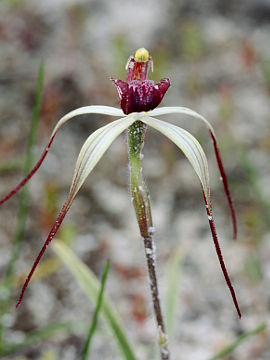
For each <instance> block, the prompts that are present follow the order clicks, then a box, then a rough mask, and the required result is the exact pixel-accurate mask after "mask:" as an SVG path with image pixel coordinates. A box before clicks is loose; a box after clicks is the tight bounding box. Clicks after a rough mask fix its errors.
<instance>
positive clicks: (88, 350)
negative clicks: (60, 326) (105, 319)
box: [82, 261, 110, 360]
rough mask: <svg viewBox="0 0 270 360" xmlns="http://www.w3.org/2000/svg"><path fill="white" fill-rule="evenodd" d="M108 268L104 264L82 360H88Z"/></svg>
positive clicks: (107, 263)
mask: <svg viewBox="0 0 270 360" xmlns="http://www.w3.org/2000/svg"><path fill="white" fill-rule="evenodd" d="M109 267H110V262H109V261H107V262H106V264H105V268H104V272H103V276H102V279H101V286H100V291H99V294H98V299H97V304H96V309H95V312H94V316H93V320H92V323H91V325H90V328H89V332H88V336H87V340H86V343H85V346H84V349H83V353H82V360H87V359H88V354H89V352H90V346H91V341H92V338H93V335H94V333H95V331H96V328H97V322H98V316H99V312H100V309H101V304H102V300H103V293H104V289H105V283H106V280H107V276H108V272H109Z"/></svg>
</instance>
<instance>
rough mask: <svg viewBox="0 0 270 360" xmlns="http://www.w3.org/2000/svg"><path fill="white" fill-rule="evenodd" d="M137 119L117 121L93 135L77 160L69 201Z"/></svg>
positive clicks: (130, 118) (129, 118) (128, 118)
mask: <svg viewBox="0 0 270 360" xmlns="http://www.w3.org/2000/svg"><path fill="white" fill-rule="evenodd" d="M136 119H137V118H136V117H134V116H132V115H129V116H127V117H125V118H122V119H119V120H116V121H114V122H112V123H110V124H108V125H106V126H103V127H102V128H100V129H98V130H96V131H95V132H94V133H93V134H91V135H90V136H89V137H88V139H87V140H86V142H85V143H84V145H83V147H82V149H81V151H80V154H79V156H78V159H77V163H76V167H75V171H74V176H73V180H72V184H71V187H70V193H69V199H70V201H72V200H73V199H74V197H75V196H76V194H77V192H78V191H79V189H80V187H81V186H82V185H83V183H84V181H85V180H86V178H87V177H88V175H89V174H90V173H91V171H92V170H93V169H94V167H95V166H96V164H97V163H98V162H99V160H100V159H101V157H102V156H103V154H104V153H105V151H106V150H107V149H108V147H109V146H110V145H111V144H112V142H113V141H114V140H115V139H116V137H117V136H118V135H120V134H121V133H122V132H123V131H124V130H125V129H127V128H128V127H129V126H130V125H132V123H133V122H134V121H136Z"/></svg>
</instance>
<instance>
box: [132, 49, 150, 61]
mask: <svg viewBox="0 0 270 360" xmlns="http://www.w3.org/2000/svg"><path fill="white" fill-rule="evenodd" d="M149 58H150V54H149V51H148V50H146V49H145V48H140V49H138V50H137V51H136V52H135V55H134V59H135V61H138V62H145V61H148V60H149Z"/></svg>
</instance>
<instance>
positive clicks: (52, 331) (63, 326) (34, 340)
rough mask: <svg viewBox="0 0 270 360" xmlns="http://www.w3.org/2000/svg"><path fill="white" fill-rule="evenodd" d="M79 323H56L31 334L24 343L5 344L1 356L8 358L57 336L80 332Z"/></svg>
mask: <svg viewBox="0 0 270 360" xmlns="http://www.w3.org/2000/svg"><path fill="white" fill-rule="evenodd" d="M79 328H80V324H78V323H56V324H50V325H48V326H45V327H44V328H42V329H39V330H35V331H33V332H31V333H30V334H29V335H28V336H26V337H25V339H24V340H23V341H22V342H19V343H15V344H5V345H4V346H3V348H1V350H0V356H1V357H2V356H8V355H11V354H14V353H16V352H18V351H20V350H23V349H26V348H29V347H31V346H36V345H37V344H38V343H40V342H42V341H44V340H47V339H48V338H50V337H52V336H54V335H56V334H59V333H60V334H63V333H67V334H71V333H74V332H76V331H77V330H79Z"/></svg>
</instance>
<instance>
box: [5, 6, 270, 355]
mask: <svg viewBox="0 0 270 360" xmlns="http://www.w3.org/2000/svg"><path fill="white" fill-rule="evenodd" d="M269 38H270V1H268V0H247V1H243V2H239V1H235V0H226V1H225V0H224V1H223V0H219V1H218V0H207V1H199V0H182V1H181V0H179V1H176V0H164V1H157V0H144V1H137V2H134V1H124V0H110V1H107V0H88V1H86V0H58V1H54V0H47V1H34V0H25V1H20V0H10V1H8V0H1V2H0V194H1V197H2V195H5V194H6V193H7V192H8V191H9V190H10V189H11V188H12V187H13V186H15V185H16V184H17V183H18V181H19V180H20V179H21V178H22V176H23V172H22V168H23V162H24V159H25V154H26V148H27V142H28V136H29V131H30V121H31V116H32V110H33V105H34V94H35V88H36V82H37V76H38V69H39V64H40V62H41V61H43V62H44V64H45V79H44V89H43V96H42V108H41V117H40V122H39V126H38V135H37V141H36V146H35V148H34V154H35V159H38V157H39V156H40V154H41V152H42V151H43V148H44V146H45V145H46V143H47V141H48V138H49V135H50V132H51V131H52V128H53V127H54V125H55V124H56V122H57V120H58V119H59V118H60V117H61V116H63V115H64V114H65V113H66V112H68V111H70V110H73V109H75V108H77V107H80V106H85V105H93V104H97V105H98V104H105V105H110V106H116V107H118V106H119V103H118V97H117V92H116V89H115V88H114V86H113V84H112V83H111V82H110V77H111V76H114V77H116V78H121V79H125V69H124V66H125V63H126V60H127V58H128V56H129V55H130V54H131V53H133V52H134V50H136V49H137V48H138V47H146V48H147V49H149V51H150V53H151V54H152V57H153V60H154V73H153V74H151V75H150V77H151V78H152V79H154V80H155V81H158V80H159V79H160V78H162V77H169V78H170V80H171V84H172V85H171V88H170V89H169V91H168V92H167V94H166V96H165V98H164V100H163V102H162V105H163V106H186V107H190V108H192V109H193V110H195V111H197V112H199V113H201V114H202V115H204V116H205V117H206V118H207V119H208V120H209V121H210V122H211V124H212V125H213V127H214V129H215V131H216V134H217V137H218V140H219V145H220V150H221V154H222V157H223V160H224V165H225V168H226V170H227V175H228V181H229V185H230V189H231V193H232V197H233V200H234V204H235V207H236V214H237V220H238V226H239V236H238V240H237V241H236V242H234V241H233V240H232V225H231V221H230V214H229V209H228V205H227V201H226V198H225V195H224V192H223V187H222V183H221V182H220V178H219V173H218V170H217V166H216V160H215V156H214V152H213V148H212V143H211V140H210V138H209V134H208V131H207V130H206V128H205V127H204V125H203V124H202V123H200V122H199V121H197V120H195V119H192V118H188V117H185V116H180V115H175V116H170V117H167V118H166V119H168V120H169V121H171V122H172V123H174V124H177V125H179V126H182V127H183V128H185V129H187V130H189V131H190V132H191V133H192V134H193V135H194V136H196V137H197V139H198V140H199V141H200V143H201V145H202V146H203V148H204V150H205V152H206V155H207V158H208V160H209V167H210V182H211V186H212V201H213V209H214V215H215V220H216V225H217V231H218V235H219V239H220V243H221V247H222V249H223V255H224V258H225V262H226V264H227V268H228V270H229V273H230V275H231V278H232V282H233V285H234V287H235V290H236V293H237V296H238V300H239V303H240V305H241V308H242V313H243V318H242V320H241V321H239V320H238V318H237V314H236V312H235V310H234V307H233V304H232V301H231V298H230V295H229V292H228V290H227V287H226V284H225V281H224V279H223V275H222V272H221V270H220V266H219V263H218V260H217V257H216V254H215V250H214V246H213V243H212V239H211V235H210V231H209V227H208V221H207V217H206V215H205V209H204V205H203V198H202V194H201V189H200V185H199V182H198V180H197V178H196V175H195V173H194V172H193V170H192V168H191V166H190V165H189V163H188V161H187V160H186V159H185V158H184V156H183V154H181V153H180V152H179V150H178V149H177V148H176V147H175V145H173V144H172V143H170V142H169V141H168V140H167V139H165V138H164V137H163V136H161V135H159V134H158V133H156V132H155V131H154V130H149V131H148V133H147V138H146V143H145V150H144V155H145V157H144V160H143V166H144V174H145V178H146V181H147V184H148V187H149V190H150V193H151V198H152V210H153V219H154V224H155V230H156V242H157V262H158V275H159V284H160V289H161V302H162V305H163V307H164V308H165V307H166V305H165V303H166V299H167V297H168V291H169V289H168V287H169V282H170V281H169V277H170V275H169V273H170V271H169V269H170V265H171V263H172V261H173V257H174V254H175V253H179V254H181V256H180V258H181V260H180V264H179V266H178V268H177V271H178V273H177V274H178V277H177V282H176V285H175V289H174V294H175V298H176V306H175V312H174V320H175V326H174V332H173V337H172V338H171V341H170V348H171V352H172V359H192V360H206V359H209V358H210V357H211V356H212V355H213V354H214V353H216V352H217V351H219V350H220V349H222V348H223V347H224V346H225V345H226V344H228V343H230V342H231V341H233V339H235V338H236V337H237V336H238V335H240V334H242V333H244V332H246V331H249V330H251V329H254V328H256V327H257V326H259V325H260V324H262V323H263V322H265V321H266V323H267V322H268V325H269V323H270V318H269V310H270V286H269V281H270V241H269V240H270V231H269V230H270V229H269V215H270V198H269V193H270V191H269V189H270V187H269V181H270V162H269V153H270V125H269V124H270V121H269V120H270V106H269V100H270V47H269ZM164 119H165V118H164ZM110 120H111V119H110V118H108V117H104V116H100V115H91V116H81V117H78V118H76V119H74V120H72V121H71V122H70V123H68V124H67V125H66V126H64V127H63V128H62V129H61V131H60V132H59V133H58V134H57V137H56V141H55V143H54V145H53V146H52V149H51V152H50V154H49V155H48V157H47V158H46V161H45V162H44V164H43V165H42V167H41V169H40V171H38V173H37V174H36V176H35V177H34V178H33V179H32V180H31V183H30V184H29V212H28V217H27V221H26V228H25V231H24V237H23V242H22V245H21V249H20V252H19V256H18V259H17V261H16V265H15V280H14V284H12V294H11V300H10V301H8V305H6V304H5V306H4V305H3V304H4V303H5V299H6V293H5V291H6V290H5V286H4V285H3V283H4V279H5V274H6V271H7V268H8V264H9V262H10V258H11V254H12V244H13V239H14V233H15V230H16V227H17V222H18V218H17V216H18V204H19V200H18V199H19V196H15V197H14V198H12V199H11V200H10V201H9V202H8V203H6V204H5V205H3V206H2V207H1V216H0V245H1V251H0V275H1V279H2V280H1V288H0V295H1V296H0V301H1V305H0V306H1V311H0V312H1V329H2V332H0V333H1V340H0V345H1V346H2V350H3V349H5V346H6V345H5V344H10V343H12V344H20V343H23V341H24V340H25V339H27V335H28V334H30V333H31V332H33V331H35V330H37V329H42V328H44V327H46V326H49V325H50V324H52V323H59V324H60V323H61V322H76V323H78V324H81V323H85V324H86V325H87V324H88V323H90V321H91V316H92V314H93V309H94V307H93V304H92V303H90V302H89V300H88V298H87V297H86V296H85V294H84V292H83V291H82V290H81V288H80V287H79V285H78V283H77V282H76V280H75V279H74V278H73V277H72V275H71V274H70V272H69V271H68V269H67V268H66V267H65V266H64V265H62V264H61V263H60V262H58V260H57V259H56V255H55V254H54V252H53V250H52V248H50V249H48V250H47V254H46V256H45V257H44V260H43V262H42V264H41V266H42V267H41V271H40V273H39V279H36V281H33V282H32V283H31V285H30V287H29V289H28V291H27V294H26V297H25V299H24V302H23V303H22V305H21V307H20V308H19V310H17V311H15V309H14V304H15V301H16V299H17V297H18V294H19V289H20V286H21V284H22V279H24V278H25V275H26V273H27V272H28V270H29V269H30V266H31V264H32V263H33V260H34V259H35V257H36V255H37V253H38V251H39V249H40V247H41V245H42V244H43V241H44V239H45V237H46V235H47V233H48V231H49V229H50V227H51V225H52V224H53V221H54V219H55V216H56V215H57V212H58V210H59V209H60V207H61V205H62V203H63V202H64V200H65V198H66V196H67V193H68V189H69V185H70V183H71V179H72V175H73V169H74V165H75V161H76V157H77V156H78V153H79V150H80V147H81V146H82V144H83V142H84V140H85V139H86V137H87V136H88V134H90V133H91V132H92V131H94V130H95V129H97V128H98V127H100V126H101V125H104V124H106V123H107V122H108V121H110ZM128 183H129V179H128V170H127V151H126V140H125V136H124V135H123V136H121V137H119V138H118V139H117V140H116V141H115V142H114V143H113V145H112V146H111V148H110V149H109V151H108V152H107V153H106V154H105V156H104V157H103V158H102V160H101V162H100V163H99V164H98V166H97V167H96V169H95V171H94V172H93V173H92V174H91V175H90V177H89V179H88V180H87V181H86V183H85V185H84V186H83V188H82V189H81V191H80V193H79V195H78V197H77V198H76V200H75V201H74V204H73V206H72V208H71V210H70V212H69V214H68V216H67V218H66V220H65V222H64V224H63V227H62V231H61V233H60V235H59V236H60V237H62V238H64V239H65V240H66V241H68V242H69V244H70V246H71V247H72V249H73V250H74V252H75V253H76V254H77V255H78V256H79V258H80V259H81V260H82V261H83V262H84V263H85V264H87V266H88V267H89V268H91V269H92V270H93V271H94V273H95V274H96V275H97V276H98V278H100V277H101V274H102V271H103V267H104V264H105V261H106V259H108V258H109V259H110V261H111V268H110V273H109V278H108V282H107V285H106V295H107V296H108V297H110V298H111V301H112V303H113V304H114V306H115V308H116V309H117V311H118V312H119V314H120V315H119V316H120V317H121V321H122V322H123V324H124V329H125V332H126V334H127V336H128V338H129V339H130V341H131V342H132V343H133V344H135V345H134V347H135V352H136V355H137V357H138V359H150V358H151V359H152V358H153V348H155V346H156V345H155V344H156V328H155V322H154V319H153V311H152V304H151V300H150V291H149V289H148V279H147V273H146V268H145V262H144V250H143V245H142V242H141V240H140V236H139V231H138V227H137V224H136V220H135V214H134V213H133V209H132V204H131V200H130V194H129V187H128ZM13 285H14V286H13ZM3 329H4V330H3ZM85 336H86V328H83V329H81V328H80V326H78V329H77V328H76V327H75V326H74V327H72V329H70V330H69V331H61V328H60V329H59V331H57V332H55V333H53V335H52V336H50V335H48V336H47V337H46V338H44V339H42V340H40V339H39V341H38V340H37V341H34V342H33V343H31V344H29V345H27V344H26V345H25V346H23V347H21V348H20V347H19V348H18V349H17V350H16V349H15V348H13V350H12V349H11V351H10V352H7V353H6V356H4V355H2V356H1V358H3V359H17V360H19V359H20V360H22V359H47V360H48V359H50V360H54V359H62V360H73V359H79V358H80V353H81V350H82V347H83V344H84V341H85ZM15 350H16V351H15ZM101 358H102V359H118V358H119V352H118V349H117V347H116V345H115V342H114V339H113V337H112V335H111V333H110V332H109V331H108V330H107V328H106V325H104V322H102V321H100V323H99V328H98V332H97V333H96V335H95V338H94V341H93V347H92V351H91V359H93V360H95V359H101ZM156 358H158V357H156ZM269 358H270V348H269V333H268V330H267V329H266V330H264V331H263V332H261V333H260V334H258V335H256V336H254V337H252V338H250V339H249V340H248V341H246V342H244V343H243V344H242V345H241V346H239V347H238V348H237V349H236V350H235V351H234V352H233V353H232V354H231V355H229V356H227V357H225V359H227V360H234V359H235V360H236V359H237V360H239V359H240V360H242V359H244V360H254V359H260V360H266V359H269Z"/></svg>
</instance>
